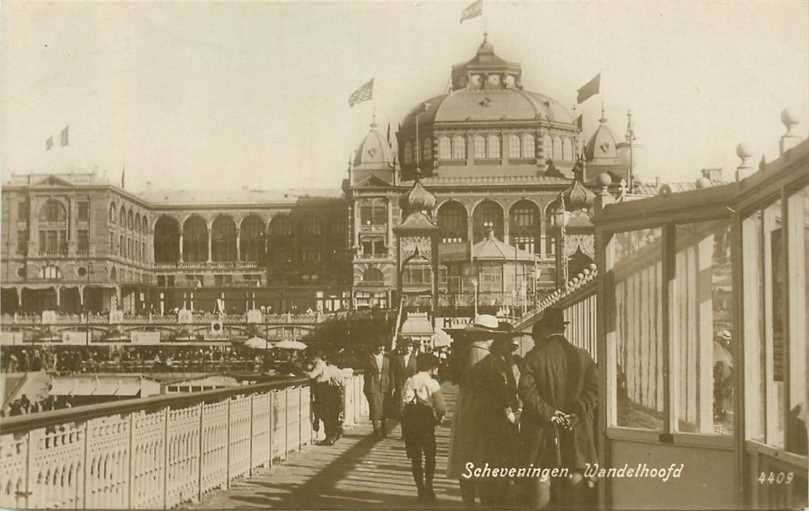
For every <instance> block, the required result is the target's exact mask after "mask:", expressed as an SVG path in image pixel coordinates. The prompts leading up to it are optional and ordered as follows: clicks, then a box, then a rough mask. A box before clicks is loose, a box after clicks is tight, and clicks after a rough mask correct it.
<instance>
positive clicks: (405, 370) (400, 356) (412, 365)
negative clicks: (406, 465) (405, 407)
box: [391, 337, 417, 438]
mask: <svg viewBox="0 0 809 511" xmlns="http://www.w3.org/2000/svg"><path fill="white" fill-rule="evenodd" d="M415 344H416V343H414V342H413V340H412V339H410V338H407V337H400V338H399V343H398V346H397V351H398V353H396V355H394V356H393V359H392V362H393V363H392V367H391V370H392V372H393V382H392V383H393V400H394V401H395V402H396V403H399V402H401V400H402V389H403V388H404V384H405V381H407V379H408V378H410V377H411V376H413V375H414V374H416V372H417V371H416V350H415ZM404 428H405V424H404V423H402V438H404V437H405V436H406V434H405V431H404Z"/></svg>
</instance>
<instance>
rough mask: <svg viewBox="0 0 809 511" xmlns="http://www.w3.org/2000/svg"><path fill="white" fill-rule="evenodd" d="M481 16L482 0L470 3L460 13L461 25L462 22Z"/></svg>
mask: <svg viewBox="0 0 809 511" xmlns="http://www.w3.org/2000/svg"><path fill="white" fill-rule="evenodd" d="M481 14H483V0H477V1H475V2H472V3H471V4H469V5H468V6H467V7H466V9H464V10H463V12H461V23H463V22H464V20H468V19H472V18H477V17H478V16H480V15H481Z"/></svg>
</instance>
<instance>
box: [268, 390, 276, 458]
mask: <svg viewBox="0 0 809 511" xmlns="http://www.w3.org/2000/svg"><path fill="white" fill-rule="evenodd" d="M269 416H270V430H269V431H270V434H269V435H267V436H268V437H269V439H270V455H269V460H267V468H272V461H273V449H274V448H275V446H274V445H273V440H275V434H274V433H273V419H275V392H273V391H272V390H271V391H270V414H269Z"/></svg>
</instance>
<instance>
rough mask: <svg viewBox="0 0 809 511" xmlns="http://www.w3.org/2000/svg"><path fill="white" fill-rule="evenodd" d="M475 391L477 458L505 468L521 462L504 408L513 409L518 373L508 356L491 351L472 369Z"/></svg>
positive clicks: (516, 402) (516, 438)
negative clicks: (478, 406)
mask: <svg viewBox="0 0 809 511" xmlns="http://www.w3.org/2000/svg"><path fill="white" fill-rule="evenodd" d="M472 376H473V378H474V379H475V382H476V388H477V393H478V394H479V395H480V398H481V401H482V405H481V412H482V413H481V417H480V422H479V424H480V432H481V441H480V443H479V444H478V451H477V453H476V457H477V461H478V463H480V464H483V465H485V464H486V463H488V464H489V465H490V466H495V467H506V466H517V465H518V463H519V462H520V438H519V433H518V429H517V426H516V424H512V423H511V422H509V421H508V418H507V416H506V408H511V410H512V411H513V412H516V411H517V409H518V408H519V399H518V397H517V376H516V374H515V371H514V368H513V366H512V361H511V359H510V357H508V358H503V357H501V356H499V355H497V354H495V353H490V354H489V355H487V356H486V357H485V358H484V359H483V360H481V361H480V363H479V364H478V366H477V367H475V368H474V369H473V373H472Z"/></svg>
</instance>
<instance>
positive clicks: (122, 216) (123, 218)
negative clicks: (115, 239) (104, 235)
mask: <svg viewBox="0 0 809 511" xmlns="http://www.w3.org/2000/svg"><path fill="white" fill-rule="evenodd" d="M118 224H120V226H121V229H125V228H126V209H124V207H123V206H121V211H120V212H119V213H118Z"/></svg>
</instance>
